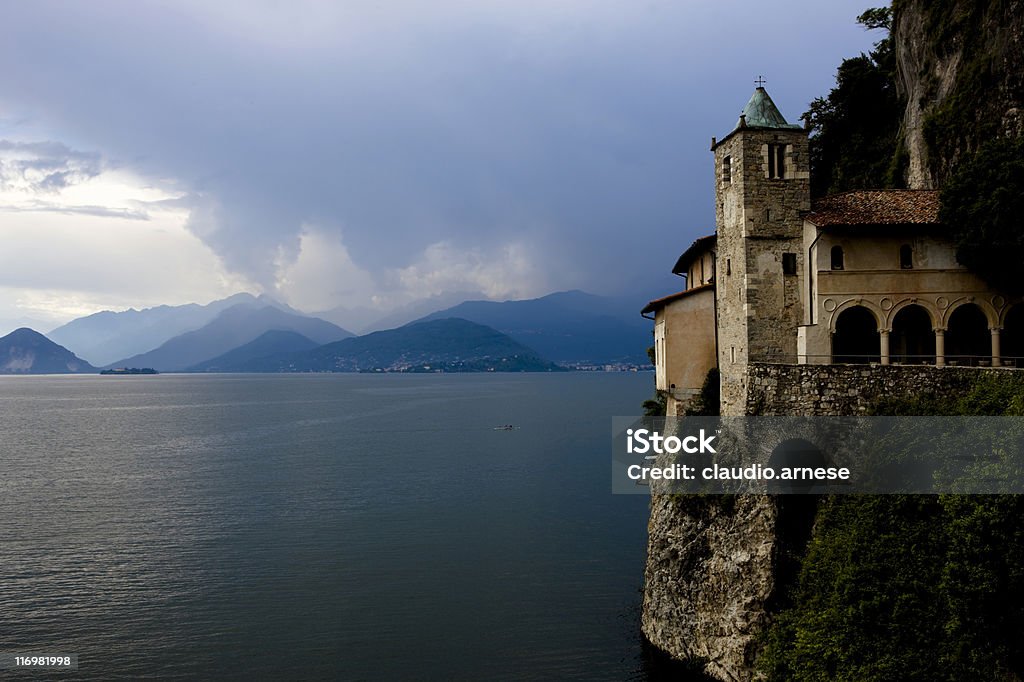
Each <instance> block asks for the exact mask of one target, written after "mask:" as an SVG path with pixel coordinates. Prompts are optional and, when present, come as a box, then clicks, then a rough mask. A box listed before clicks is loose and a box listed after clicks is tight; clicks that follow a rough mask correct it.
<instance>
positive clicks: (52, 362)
mask: <svg viewBox="0 0 1024 682" xmlns="http://www.w3.org/2000/svg"><path fill="white" fill-rule="evenodd" d="M95 371H96V368H95V367H93V366H92V365H90V364H89V363H88V362H86V361H85V360H82V359H81V358H79V357H78V356H77V355H75V354H74V353H72V352H71V351H69V350H68V349H67V348H64V347H63V346H60V345H58V344H56V343H54V342H53V341H51V340H50V339H48V338H46V337H45V336H43V335H42V334H40V333H39V332H37V331H36V330H34V329H29V328H28V327H20V328H18V329H15V330H14V331H13V332H11V333H10V334H8V335H7V336H4V337H2V338H0V374H78V373H82V372H95Z"/></svg>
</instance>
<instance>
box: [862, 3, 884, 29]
mask: <svg viewBox="0 0 1024 682" xmlns="http://www.w3.org/2000/svg"><path fill="white" fill-rule="evenodd" d="M857 23H858V24H860V25H861V26H863V27H864V28H867V29H875V28H881V29H884V30H886V31H889V30H891V29H892V7H872V8H871V9H868V10H864V12H863V13H861V15H860V16H859V17H857Z"/></svg>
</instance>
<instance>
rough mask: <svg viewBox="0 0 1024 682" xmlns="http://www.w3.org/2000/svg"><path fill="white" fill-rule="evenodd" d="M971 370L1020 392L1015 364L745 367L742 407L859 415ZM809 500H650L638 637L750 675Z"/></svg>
mask: <svg viewBox="0 0 1024 682" xmlns="http://www.w3.org/2000/svg"><path fill="white" fill-rule="evenodd" d="M979 377H992V378H993V379H995V380H996V381H1006V382H1011V383H1013V384H1014V385H1015V386H1017V387H1019V388H1020V390H1022V391H1024V371H1022V370H1014V369H1005V368H998V369H997V368H974V367H945V368H936V367H925V366H921V367H913V366H888V367H882V366H875V367H867V366H858V365H781V364H752V365H750V366H749V367H748V371H747V382H746V383H747V386H748V397H747V414H752V415H795V416H801V415H808V416H809V415H823V416H824V415H858V414H863V413H864V412H865V411H866V410H867V409H868V407H869V405H870V404H871V403H872V402H873V401H875V400H877V399H878V398H881V397H887V398H894V397H901V396H903V397H919V396H925V395H928V394H936V395H941V396H952V395H957V394H958V393H960V392H966V391H968V390H969V389H970V386H971V385H972V384H974V383H975V382H976V381H977V380H978V378H979ZM815 505H816V501H815V500H814V499H813V498H810V497H798V496H790V497H786V496H767V495H738V496H722V497H712V496H687V495H659V496H654V497H652V498H651V517H650V523H649V525H648V532H649V541H648V550H647V567H646V571H645V576H644V577H645V579H644V603H643V612H642V628H643V632H644V635H645V636H646V637H647V639H648V640H649V641H650V642H651V643H652V644H653V645H655V646H656V647H658V648H659V649H661V650H663V651H665V652H667V653H669V654H671V655H672V656H673V657H675V658H678V659H682V660H689V661H691V662H693V663H696V664H698V665H701V666H703V668H704V670H705V672H707V673H708V674H709V675H711V676H712V677H714V678H715V679H719V680H728V681H730V682H748V681H749V680H753V679H755V675H754V665H755V662H756V659H757V656H758V653H759V640H758V637H759V635H760V633H762V632H763V631H764V628H765V627H766V626H767V624H768V623H769V622H770V620H771V614H772V613H773V612H774V611H775V610H776V609H777V608H779V605H780V602H779V601H778V600H779V599H781V598H782V595H784V593H785V591H786V589H787V588H788V587H789V586H790V585H792V581H793V580H794V577H795V575H796V573H797V571H798V569H799V562H800V560H801V558H802V556H803V553H804V550H805V548H806V543H807V541H808V539H809V538H810V536H811V532H812V524H813V520H814V514H815V509H816V507H815Z"/></svg>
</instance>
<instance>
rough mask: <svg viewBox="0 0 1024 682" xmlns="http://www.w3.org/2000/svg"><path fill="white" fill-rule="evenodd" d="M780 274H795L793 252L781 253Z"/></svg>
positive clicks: (794, 256) (794, 255)
mask: <svg viewBox="0 0 1024 682" xmlns="http://www.w3.org/2000/svg"><path fill="white" fill-rule="evenodd" d="M782 274H784V275H795V274H796V254H795V253H784V254H782Z"/></svg>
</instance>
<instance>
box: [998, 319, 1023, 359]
mask: <svg viewBox="0 0 1024 682" xmlns="http://www.w3.org/2000/svg"><path fill="white" fill-rule="evenodd" d="M999 352H1000V355H1002V357H1003V358H1005V360H1004V361H1003V364H1005V365H1008V366H1013V367H1024V303H1016V304H1014V305H1012V306H1010V307H1009V308H1008V309H1007V310H1006V312H1005V315H1004V316H1003V331H1002V339H1001V344H1000V351H999Z"/></svg>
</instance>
